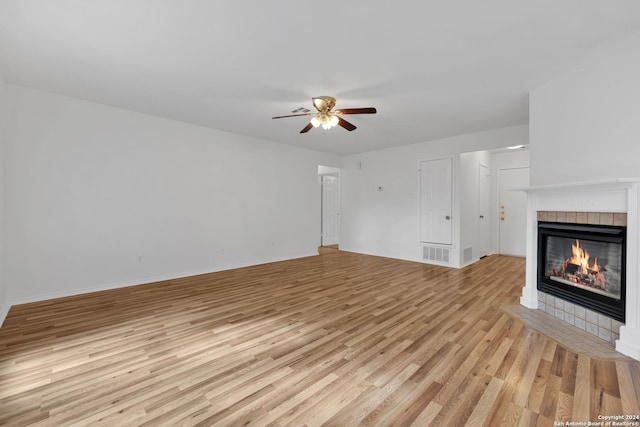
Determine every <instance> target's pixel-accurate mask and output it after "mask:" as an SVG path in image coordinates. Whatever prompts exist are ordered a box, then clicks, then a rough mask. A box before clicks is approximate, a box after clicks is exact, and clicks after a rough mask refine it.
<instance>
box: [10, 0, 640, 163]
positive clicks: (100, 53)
mask: <svg viewBox="0 0 640 427" xmlns="http://www.w3.org/2000/svg"><path fill="white" fill-rule="evenodd" d="M639 29H640V1H638V0H526V1H525V0H485V1H477V0H449V1H446V0H440V1H434V0H423V1H418V0H412V1H406V0H396V1H393V2H387V1H385V2H383V1H371V0H368V1H365V0H343V1H335V0H325V1H323V2H310V1H304V0H274V1H264V0H262V1H260V0H244V1H243V0H215V1H214V0H91V1H89V0H0V31H1V32H0V49H1V50H0V60H1V61H2V63H3V68H4V74H5V78H6V80H7V81H8V82H9V83H16V84H20V85H25V86H30V87H35V88H40V89H44V90H48V91H52V92H57V93H61V94H65V95H70V96H74V97H77V98H82V99H87V100H92V101H96V102H100V103H104V104H109V105H113V106H117V107H122V108H126V109H130V110H135V111H140V112H144V113H149V114H154V115H158V116H163V117H168V118H172V119H175V120H181V121H185V122H190V123H195V124H198V125H202V126H207V127H211V128H216V129H221V130H225V131H229V132H235V133H239V134H244V135H250V136H255V137H258V138H262V139H267V140H273V141H278V142H282V143H286V144H292V145H296V146H299V147H305V148H312V149H317V150H322V151H327V152H332V153H337V154H347V153H356V152H362V151H369V150H374V149H379V148H383V147H390V146H394V145H401V144H408V143H413V142H419V141H428V140H431V139H436V138H442V137H446V136H452V135H457V134H462V133H470V132H476V131H481V130H487V129H492V128H499V127H505V126H511V125H518V124H523V123H527V121H528V92H529V91H530V90H531V89H533V88H535V87H537V86H539V85H541V84H544V83H545V82H547V81H549V80H550V79H552V78H553V77H554V76H557V75H559V74H561V73H563V72H564V71H566V70H568V69H570V68H571V67H574V66H575V65H576V64H578V63H579V62H580V60H581V59H583V58H584V57H585V56H587V55H589V53H590V52H591V51H592V50H593V49H597V48H598V47H599V46H601V45H603V44H606V43H607V42H610V41H612V40H615V39H618V38H621V37H623V36H625V35H627V34H629V33H631V32H633V31H637V30H639ZM319 95H330V96H334V97H336V98H337V100H338V102H337V108H341V107H342V108H353V107H370V106H372V107H376V108H377V109H378V114H377V115H358V116H355V115H352V116H348V117H345V118H347V119H348V120H349V121H351V122H352V123H353V124H355V125H356V126H358V129H357V130H355V131H354V132H347V131H346V130H344V129H342V128H335V129H332V130H330V131H328V132H324V131H322V130H321V129H312V130H311V131H310V132H309V133H307V134H300V133H299V131H300V129H302V128H303V127H304V126H305V125H306V124H307V122H308V118H305V117H295V118H289V119H280V120H271V117H272V116H276V115H284V114H289V113H290V112H291V111H292V110H294V109H296V108H299V107H307V108H312V104H311V98H312V97H313V96H319Z"/></svg>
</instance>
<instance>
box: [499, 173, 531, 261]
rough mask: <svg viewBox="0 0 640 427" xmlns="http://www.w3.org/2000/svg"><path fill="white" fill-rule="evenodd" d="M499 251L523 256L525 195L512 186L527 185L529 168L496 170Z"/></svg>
mask: <svg viewBox="0 0 640 427" xmlns="http://www.w3.org/2000/svg"><path fill="white" fill-rule="evenodd" d="M498 186H499V191H498V198H499V200H498V203H499V221H498V223H499V226H498V230H499V231H498V232H499V240H498V241H499V249H498V250H499V252H500V253H501V254H503V255H515V256H525V252H526V240H527V195H526V193H525V192H524V191H513V190H512V189H514V188H526V187H528V186H529V168H515V169H500V170H499V171H498Z"/></svg>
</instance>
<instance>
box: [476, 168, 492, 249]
mask: <svg viewBox="0 0 640 427" xmlns="http://www.w3.org/2000/svg"><path fill="white" fill-rule="evenodd" d="M490 206H491V173H490V172H489V167H488V166H486V165H483V164H482V163H478V258H482V257H484V256H487V255H489V254H490V253H491V222H490V214H489V212H490Z"/></svg>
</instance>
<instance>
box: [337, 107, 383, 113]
mask: <svg viewBox="0 0 640 427" xmlns="http://www.w3.org/2000/svg"><path fill="white" fill-rule="evenodd" d="M377 112H378V111H377V110H376V109H375V108H374V107H367V108H341V109H340V110H336V111H335V114H375V113H377Z"/></svg>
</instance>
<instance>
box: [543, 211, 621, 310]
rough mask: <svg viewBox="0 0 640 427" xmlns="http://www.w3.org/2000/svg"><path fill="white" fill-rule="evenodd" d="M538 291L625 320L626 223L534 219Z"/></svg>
mask: <svg viewBox="0 0 640 427" xmlns="http://www.w3.org/2000/svg"><path fill="white" fill-rule="evenodd" d="M537 246H538V290H539V291H542V292H544V293H547V294H550V295H554V296H556V297H558V298H561V299H563V300H565V301H569V302H571V303H574V304H577V305H579V306H582V307H585V308H587V309H590V310H593V311H595V312H598V313H601V314H603V315H605V316H608V317H611V318H613V319H615V320H618V321H620V322H623V323H624V321H625V296H626V295H625V294H626V283H625V279H626V277H625V276H626V265H625V260H626V227H624V226H613V225H591V224H571V223H559V222H545V221H540V222H538V245H537Z"/></svg>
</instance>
